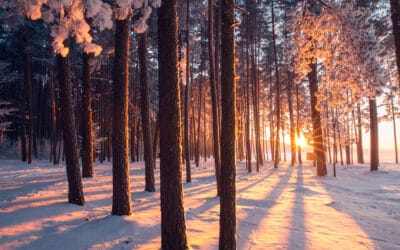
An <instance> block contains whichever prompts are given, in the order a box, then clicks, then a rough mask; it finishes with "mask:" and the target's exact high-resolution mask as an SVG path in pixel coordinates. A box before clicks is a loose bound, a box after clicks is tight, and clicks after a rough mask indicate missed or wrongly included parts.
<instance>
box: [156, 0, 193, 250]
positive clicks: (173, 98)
mask: <svg viewBox="0 0 400 250" xmlns="http://www.w3.org/2000/svg"><path fill="white" fill-rule="evenodd" d="M177 20H178V16H177V1H176V0H165V1H163V3H162V5H161V7H160V9H159V11H158V61H159V73H158V74H159V78H158V79H159V85H158V88H159V98H160V99H159V126H160V198H161V248H162V249H165V250H169V249H171V250H180V249H188V244H187V239H186V225H185V212H184V206H183V190H182V189H183V188H182V166H181V147H180V145H181V133H180V131H181V112H180V108H181V107H180V106H181V105H180V104H181V102H180V91H179V76H178V74H179V73H178V47H177V46H178V39H177V38H178V27H177V26H178V24H177Z"/></svg>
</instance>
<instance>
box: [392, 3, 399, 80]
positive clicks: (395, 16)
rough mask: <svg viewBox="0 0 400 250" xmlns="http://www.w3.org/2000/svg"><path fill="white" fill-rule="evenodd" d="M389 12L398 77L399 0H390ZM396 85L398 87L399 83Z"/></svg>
mask: <svg viewBox="0 0 400 250" xmlns="http://www.w3.org/2000/svg"><path fill="white" fill-rule="evenodd" d="M390 12H391V18H392V27H393V37H394V45H395V51H396V64H397V73H398V76H399V77H400V0H390ZM398 84H399V86H400V82H399V83H398Z"/></svg>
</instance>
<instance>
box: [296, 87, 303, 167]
mask: <svg viewBox="0 0 400 250" xmlns="http://www.w3.org/2000/svg"><path fill="white" fill-rule="evenodd" d="M296 111H297V119H296V128H297V138H300V102H299V85H296ZM297 158H298V159H299V163H300V164H302V163H303V160H302V157H301V145H300V144H298V145H297Z"/></svg>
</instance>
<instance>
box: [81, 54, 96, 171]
mask: <svg viewBox="0 0 400 250" xmlns="http://www.w3.org/2000/svg"><path fill="white" fill-rule="evenodd" d="M92 126H93V122H92V83H91V77H90V54H89V53H86V52H83V75H82V177H84V178H85V177H93V175H94V166H93V165H94V164H93V161H94V159H93V150H94V147H93V133H92Z"/></svg>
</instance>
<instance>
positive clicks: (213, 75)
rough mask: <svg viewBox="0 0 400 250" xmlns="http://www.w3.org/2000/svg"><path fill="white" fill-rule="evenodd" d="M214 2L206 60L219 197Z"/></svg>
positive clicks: (219, 171)
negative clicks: (207, 59) (207, 60)
mask: <svg viewBox="0 0 400 250" xmlns="http://www.w3.org/2000/svg"><path fill="white" fill-rule="evenodd" d="M213 9H214V1H213V0H208V58H209V63H210V65H209V70H210V74H209V76H210V88H211V92H210V95H211V107H212V131H213V147H214V162H215V177H216V180H217V195H220V189H221V184H220V183H221V181H220V175H221V163H220V152H221V149H220V136H219V125H218V123H219V121H218V119H219V118H218V117H219V114H218V99H217V82H218V81H217V78H218V77H217V75H218V72H216V64H217V63H218V62H215V61H214V59H215V58H214V55H215V53H214V49H213V45H214V42H213V41H214V37H213V34H214V33H213V19H214V18H213V16H214V14H213V13H214V11H213Z"/></svg>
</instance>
